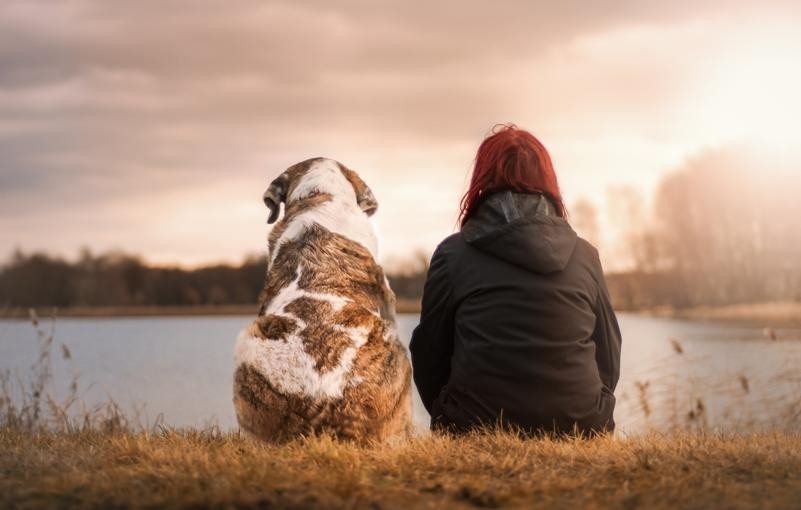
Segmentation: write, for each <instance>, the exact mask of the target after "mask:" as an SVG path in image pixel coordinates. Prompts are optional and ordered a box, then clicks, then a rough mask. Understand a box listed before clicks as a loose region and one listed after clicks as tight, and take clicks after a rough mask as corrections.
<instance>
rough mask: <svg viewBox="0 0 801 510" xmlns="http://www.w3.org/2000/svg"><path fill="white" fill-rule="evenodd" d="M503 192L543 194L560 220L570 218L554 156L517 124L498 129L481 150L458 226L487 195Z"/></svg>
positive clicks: (482, 145) (463, 202)
mask: <svg viewBox="0 0 801 510" xmlns="http://www.w3.org/2000/svg"><path fill="white" fill-rule="evenodd" d="M503 190H512V191H517V192H520V193H542V194H543V195H545V196H546V197H548V198H549V199H550V200H551V202H553V205H554V206H555V207H556V211H557V214H559V216H561V217H563V218H564V217H565V216H566V215H567V211H566V210H565V205H564V203H563V202H562V194H561V193H560V192H559V183H558V181H557V179H556V173H554V171H553V164H552V163H551V156H550V155H549V154H548V151H547V150H546V149H545V146H543V145H542V143H540V141H539V140H537V139H536V138H535V137H534V135H532V134H531V133H529V132H528V131H525V130H523V129H519V128H518V127H517V126H515V125H514V124H504V125H497V126H495V127H494V128H493V130H492V134H491V135H490V136H488V137H487V138H485V139H484V141H483V142H482V143H481V146H480V147H479V148H478V153H477V154H476V165H475V168H474V169H473V177H472V178H471V179H470V188H469V189H468V190H467V193H465V194H464V196H463V197H462V203H461V211H460V213H459V224H460V225H462V226H464V224H465V223H466V222H467V220H468V219H469V218H470V216H472V214H473V213H474V212H475V210H476V208H477V207H478V205H479V204H480V203H481V201H482V200H483V199H484V198H485V197H486V196H487V195H489V194H490V193H493V192H495V191H503Z"/></svg>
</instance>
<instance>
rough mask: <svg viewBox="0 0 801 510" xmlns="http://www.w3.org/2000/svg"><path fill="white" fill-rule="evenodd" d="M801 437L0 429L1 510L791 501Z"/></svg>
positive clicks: (771, 504) (768, 504)
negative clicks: (371, 442) (378, 438)
mask: <svg viewBox="0 0 801 510" xmlns="http://www.w3.org/2000/svg"><path fill="white" fill-rule="evenodd" d="M799 502H801V436H798V435H787V434H781V433H762V434H754V435H748V436H728V435H714V434H710V433H698V432H692V433H691V432H679V433H673V434H669V435H651V436H638V437H631V438H624V437H617V438H600V439H593V440H548V439H545V440H524V439H521V438H519V437H515V436H513V435H509V434H488V435H476V436H473V437H468V438H462V439H452V438H446V437H440V436H426V437H420V438H417V439H413V440H410V441H407V442H403V443H399V444H396V445H392V446H379V447H366V448H365V447H358V446H355V445H351V444H342V443H337V442H336V441H332V440H331V439H329V438H315V439H308V440H299V441H295V442H292V443H289V444H285V445H281V446H269V445H263V444H257V443H254V442H251V441H250V440H248V439H246V438H244V437H241V436H239V435H238V434H220V433H216V432H214V431H204V432H198V431H191V430H184V431H173V430H161V431H159V432H155V433H141V432H140V433H128V432H123V433H120V432H118V433H103V432H98V431H87V432H61V433H54V432H48V433H31V432H24V431H18V430H15V429H13V428H9V427H5V428H0V508H53V507H57V508H70V507H75V508H77V507H81V508H127V507H195V508H198V507H230V508H241V507H247V508H251V507H252V508H370V509H378V508H388V509H389V508H471V507H488V508H493V507H504V508H505V507H511V508H676V507H680V508H716V507H724V508H754V507H760V508H788V507H796V508H797V507H798V505H799V504H801V503H799Z"/></svg>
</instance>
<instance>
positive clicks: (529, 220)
mask: <svg viewBox="0 0 801 510" xmlns="http://www.w3.org/2000/svg"><path fill="white" fill-rule="evenodd" d="M462 236H464V239H465V241H466V242H467V243H468V244H470V245H472V246H474V247H476V248H478V249H480V250H482V251H484V252H486V253H489V254H490V255H492V256H494V257H496V258H499V259H502V260H505V261H507V262H509V263H512V264H514V265H516V266H520V267H522V268H524V269H527V270H529V271H532V272H535V273H540V274H550V273H555V272H558V271H562V270H563V269H564V268H565V267H567V263H568V262H569V261H570V257H571V256H572V255H573V250H574V249H575V247H576V240H577V239H578V236H577V235H576V232H575V231H574V230H573V228H572V227H571V226H570V225H569V224H568V223H567V221H565V219H564V218H560V217H559V216H558V215H557V214H556V211H555V209H554V207H553V205H552V204H551V203H550V202H549V201H548V199H547V198H545V197H544V196H543V195H541V194H536V193H535V194H532V193H515V192H512V191H500V192H496V193H493V194H492V195H490V196H488V197H487V198H486V199H485V200H484V201H483V202H482V203H481V204H480V205H479V206H478V209H477V210H476V212H475V213H473V215H472V216H471V217H470V219H469V220H467V223H466V224H465V225H464V227H462Z"/></svg>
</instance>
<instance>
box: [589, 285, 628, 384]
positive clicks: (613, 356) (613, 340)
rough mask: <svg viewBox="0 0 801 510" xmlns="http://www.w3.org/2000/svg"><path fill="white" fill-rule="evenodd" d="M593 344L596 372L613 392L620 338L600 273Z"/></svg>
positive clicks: (618, 374)
mask: <svg viewBox="0 0 801 510" xmlns="http://www.w3.org/2000/svg"><path fill="white" fill-rule="evenodd" d="M592 338H593V341H594V342H595V361H596V363H598V372H599V373H600V374H601V382H603V384H604V385H605V386H606V387H607V389H609V391H611V392H614V391H615V387H616V386H617V381H618V379H620V347H621V343H622V338H621V336H620V327H619V326H618V323H617V317H616V316H615V311H614V309H613V308H612V301H611V299H610V298H609V290H608V289H607V287H606V280H605V279H604V276H603V272H601V274H600V277H599V280H598V299H597V302H596V305H595V332H594V333H593V335H592Z"/></svg>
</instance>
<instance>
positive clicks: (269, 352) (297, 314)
mask: <svg viewBox="0 0 801 510" xmlns="http://www.w3.org/2000/svg"><path fill="white" fill-rule="evenodd" d="M264 203H265V205H266V206H267V208H268V209H269V211H270V213H269V219H268V223H275V221H276V220H277V219H278V217H279V215H280V209H281V204H284V216H283V218H282V219H281V221H279V222H278V223H275V225H274V227H273V229H272V231H271V232H270V234H269V236H268V248H269V264H268V269H267V276H266V280H265V284H264V290H263V291H262V293H261V296H260V298H259V301H260V309H259V314H258V317H257V318H256V320H255V321H253V323H251V324H250V326H249V327H247V328H246V329H244V330H243V331H242V332H241V333H240V334H239V337H238V339H237V341H236V347H235V352H234V363H235V373H234V407H235V409H236V416H237V420H238V422H239V426H240V428H241V429H242V430H243V431H245V432H246V433H248V434H250V435H252V436H255V437H256V438H259V439H262V440H264V441H269V442H280V441H285V440H288V439H292V438H294V437H298V436H307V435H316V434H322V433H325V434H331V435H333V436H334V437H336V438H339V439H344V440H352V441H355V442H359V443H372V442H382V441H386V440H389V439H391V438H396V437H400V436H404V435H406V434H408V432H409V431H410V428H411V390H410V381H411V366H410V364H409V360H408V358H407V356H406V350H405V349H404V347H403V345H402V344H401V343H400V341H399V339H398V334H397V328H396V324H395V295H394V294H393V292H392V290H391V289H390V288H389V285H388V282H387V279H386V277H385V275H384V271H383V269H382V268H381V266H380V265H379V264H378V263H377V261H376V251H377V240H376V235H375V232H374V230H373V228H372V225H371V223H370V220H369V216H371V215H373V214H374V213H375V211H376V209H377V208H378V203H377V202H376V200H375V197H374V196H373V193H372V192H371V191H370V188H368V187H367V185H366V184H365V183H364V181H362V179H361V178H360V177H359V176H358V174H357V173H356V172H354V171H353V170H350V169H348V168H346V167H345V166H343V165H342V164H340V163H338V162H337V161H334V160H331V159H325V158H315V159H309V160H306V161H303V162H301V163H298V164H296V165H293V166H291V167H290V168H288V169H287V170H286V171H285V172H284V173H282V174H281V175H280V176H278V177H277V178H276V179H275V180H274V181H272V183H271V184H270V186H269V188H268V189H267V191H266V192H265V193H264Z"/></svg>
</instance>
